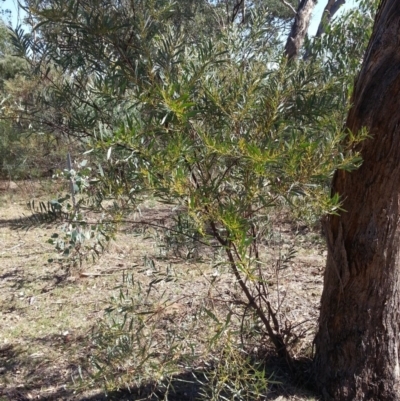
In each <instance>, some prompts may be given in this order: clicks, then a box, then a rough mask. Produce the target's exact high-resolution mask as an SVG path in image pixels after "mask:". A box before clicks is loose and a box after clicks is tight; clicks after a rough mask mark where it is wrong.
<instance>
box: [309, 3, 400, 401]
mask: <svg viewBox="0 0 400 401" xmlns="http://www.w3.org/2000/svg"><path fill="white" fill-rule="evenodd" d="M399 27H400V1H398V0H383V1H382V3H381V5H380V8H379V11H378V14H377V17H376V20H375V27H374V32H373V34H372V38H371V41H370V44H369V46H368V49H367V52H366V56H365V59H364V63H363V66H362V69H361V72H360V74H359V76H358V79H357V82H356V85H355V90H354V94H353V106H352V108H351V110H350V112H349V115H348V119H347V127H348V128H349V129H350V130H351V131H352V132H356V131H358V130H360V129H361V128H362V127H366V128H367V129H368V130H369V134H370V136H371V138H370V139H368V140H366V141H364V142H363V143H362V144H361V145H360V150H361V154H362V157H363V159H364V162H363V165H362V166H361V168H360V169H359V170H357V171H355V172H352V173H346V172H344V171H338V172H337V173H336V175H335V177H334V179H333V184H332V186H333V192H334V193H339V194H340V196H341V198H342V200H343V209H344V210H345V211H343V212H341V213H340V214H339V215H337V216H330V217H329V219H328V220H327V224H326V232H327V243H328V258H327V265H326V272H325V279H324V291H323V294H322V300H321V314H320V320H319V331H318V334H317V336H316V339H315V346H316V355H315V368H316V377H317V383H318V385H319V386H320V389H321V391H322V393H323V394H324V395H325V399H334V400H339V401H341V400H346V401H347V400H348V401H350V400H356V401H361V400H363V401H365V400H374V401H393V400H400V366H399V346H400V223H399V222H400V220H399V219H400V46H399V39H400V28H399Z"/></svg>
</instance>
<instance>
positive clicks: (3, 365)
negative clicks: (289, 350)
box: [0, 335, 317, 401]
mask: <svg viewBox="0 0 400 401" xmlns="http://www.w3.org/2000/svg"><path fill="white" fill-rule="evenodd" d="M33 342H35V343H36V344H32V347H30V351H29V350H26V349H25V350H23V349H21V348H19V346H18V345H17V344H8V345H5V346H3V347H2V348H0V401H6V400H13V401H28V400H33V399H34V400H40V401H53V400H54V401H56V400H65V401H110V400H111V401H138V400H143V401H158V400H163V399H165V397H164V396H165V394H166V389H167V388H168V398H167V399H168V401H195V400H200V399H202V400H207V399H208V398H207V396H204V387H203V386H202V382H205V381H206V378H205V376H204V374H203V373H202V372H201V371H197V372H184V373H182V374H179V375H176V376H174V377H173V378H172V380H171V381H170V382H169V383H165V384H164V385H159V384H158V385H156V384H155V383H151V382H149V383H147V384H145V385H142V386H140V387H136V388H135V387H132V388H130V389H129V391H128V390H123V391H114V392H109V393H107V394H105V392H104V391H102V390H101V389H97V390H96V389H92V390H89V389H87V388H85V385H83V386H82V384H80V382H79V373H78V372H79V366H80V365H81V364H82V365H85V364H86V366H87V360H88V358H87V356H88V355H89V353H90V346H91V345H90V339H89V338H88V337H82V336H79V337H76V338H73V337H67V336H62V335H50V336H46V337H38V338H36V339H33ZM34 345H36V346H37V345H39V346H40V345H47V346H49V345H50V346H52V347H58V348H60V347H61V348H62V349H64V351H65V352H66V353H68V351H69V347H79V348H81V349H82V350H81V353H80V354H81V357H80V358H78V359H76V360H75V361H70V360H68V361H62V360H58V361H50V360H49V359H50V358H49V357H48V356H46V355H40V352H39V353H36V354H30V352H31V350H32V349H34V348H35V347H34ZM264 369H265V372H266V375H267V377H271V379H270V380H271V383H270V385H269V389H268V393H267V394H266V395H265V396H264V397H263V398H262V400H265V401H267V400H269V401H272V400H281V401H283V400H293V401H294V400H303V401H305V400H309V399H312V400H316V399H317V396H316V393H315V391H313V390H314V388H313V381H312V376H313V375H312V366H311V361H310V360H300V361H295V371H296V374H295V375H293V374H291V373H290V371H289V370H288V368H287V366H286V364H285V362H284V361H282V360H281V359H279V358H277V357H275V356H273V355H271V356H268V357H267V358H266V362H265V365H264ZM83 374H84V375H85V372H83ZM73 378H75V383H74V380H73ZM168 384H169V385H168ZM202 394H203V397H202V398H201V396H202ZM228 399H229V398H228Z"/></svg>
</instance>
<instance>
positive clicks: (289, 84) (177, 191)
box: [15, 0, 367, 365]
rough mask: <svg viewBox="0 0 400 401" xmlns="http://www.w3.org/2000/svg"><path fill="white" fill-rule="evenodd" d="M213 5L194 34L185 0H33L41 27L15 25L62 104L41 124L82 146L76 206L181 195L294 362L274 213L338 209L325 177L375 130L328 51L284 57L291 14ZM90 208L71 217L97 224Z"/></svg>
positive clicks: (312, 216) (48, 94) (115, 215)
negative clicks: (352, 118) (361, 126)
mask: <svg viewBox="0 0 400 401" xmlns="http://www.w3.org/2000/svg"><path fill="white" fill-rule="evenodd" d="M195 3H196V2H193V4H192V3H190V4H192V5H193V7H194V5H195ZM199 3H201V2H199ZM188 4H189V3H188ZM188 7H189V6H188ZM207 7H208V8H207ZM207 7H206V8H205V10H207V12H206V11H205V13H204V14H202V15H201V17H202V18H200V19H199V21H203V18H207V23H208V24H209V26H210V27H211V28H210V30H209V32H204V31H203V30H199V32H200V33H199V32H198V34H197V35H191V34H187V32H188V29H189V28H190V24H191V23H192V21H197V19H196V18H194V17H193V18H192V17H190V13H189V11H190V7H189V9H185V6H184V5H182V4H181V2H179V3H177V2H169V1H150V2H149V1H146V2H142V1H139V0H137V1H132V2H125V1H117V2H115V1H112V2H111V1H110V2H108V1H103V2H101V4H100V5H99V2H98V1H93V2H92V1H91V0H89V1H87V2H85V3H82V2H79V1H75V0H69V1H64V0H63V1H61V0H60V1H49V2H34V1H30V2H29V7H28V8H27V11H29V12H30V13H31V14H32V17H33V18H34V19H35V23H36V25H35V30H36V36H35V37H33V36H32V39H31V40H30V41H29V43H27V42H26V41H23V40H19V34H18V32H16V36H15V41H16V45H17V46H18V47H19V49H20V52H21V53H22V54H25V57H26V58H27V59H28V60H29V61H30V63H31V64H32V66H33V67H34V73H36V74H38V76H39V77H41V78H42V79H43V80H45V81H46V86H45V88H43V90H42V92H41V93H40V96H38V97H39V99H38V104H39V105H41V107H47V108H48V109H47V110H57V113H55V115H56V116H57V122H55V121H54V120H53V121H52V120H51V119H48V120H45V119H41V120H40V123H41V124H42V125H41V127H42V128H43V129H45V128H47V129H57V130H59V131H60V132H62V133H63V134H65V135H68V136H71V137H75V138H77V139H79V140H80V141H81V142H82V143H83V144H84V146H85V150H86V154H87V156H82V158H83V157H86V158H87V159H88V160H89V165H90V167H91V170H89V169H88V168H87V166H85V169H86V170H85V171H86V172H85V174H88V177H87V183H88V185H87V186H82V189H84V191H83V192H82V194H81V196H80V201H79V202H80V204H82V205H83V204H84V205H85V206H86V210H89V211H95V210H102V212H103V217H102V221H103V222H104V221H108V222H110V221H115V222H118V221H121V220H123V219H124V216H126V215H127V214H129V213H130V212H131V211H132V210H135V209H136V208H138V207H139V206H140V204H141V202H142V201H143V199H145V198H146V197H149V196H152V197H154V198H155V199H158V200H160V201H163V202H168V203H170V204H173V205H177V206H178V205H179V206H180V207H181V209H180V210H184V212H185V213H186V214H187V216H188V217H189V218H190V219H191V221H193V222H194V224H195V227H196V230H197V231H198V232H199V233H200V234H201V241H202V242H203V243H206V244H207V243H208V244H209V245H210V246H213V247H215V246H216V245H217V246H218V247H220V249H222V250H223V252H224V255H225V264H226V265H227V266H228V267H229V269H230V271H231V272H232V274H233V276H234V277H235V281H236V283H237V284H238V285H239V286H240V288H241V290H242V292H243V295H244V297H245V299H246V305H247V307H249V308H252V309H253V310H254V312H255V313H256V315H257V316H258V318H259V319H260V320H261V321H262V324H263V326H264V330H265V331H266V333H267V334H268V336H269V338H270V339H271V341H272V343H273V345H274V346H275V348H276V351H277V352H278V354H279V355H280V356H282V357H284V358H285V359H286V360H287V362H288V364H289V365H292V360H291V359H292V357H291V355H290V351H289V349H288V346H287V344H288V341H287V340H288V339H287V338H286V337H285V334H284V333H283V331H282V330H281V327H280V324H279V322H280V316H279V313H280V312H279V311H278V308H277V307H275V306H274V305H272V304H271V303H270V302H269V300H268V298H267V297H266V294H267V293H268V291H267V290H266V289H265V285H266V283H265V280H264V277H263V268H262V266H263V257H264V256H263V252H261V250H262V248H263V246H264V236H265V235H266V232H267V231H268V227H269V224H268V222H269V217H270V216H271V215H273V214H274V213H275V212H276V210H278V209H280V208H287V210H289V211H290V212H291V213H292V216H293V219H295V218H298V219H302V220H307V221H308V222H310V221H311V222H315V221H317V220H318V218H319V217H320V216H321V215H324V214H337V213H339V211H340V208H341V204H340V199H339V197H338V196H334V197H331V196H330V191H329V188H328V183H329V181H330V180H331V178H332V176H333V173H334V171H335V170H336V169H341V170H346V171H352V170H354V169H356V168H357V167H358V166H359V165H360V163H361V158H360V157H359V154H358V153H357V152H356V151H354V150H353V149H355V147H356V145H357V144H358V143H359V142H360V141H362V140H363V139H365V138H366V136H367V133H366V132H365V131H364V130H360V131H359V132H358V131H357V132H350V131H348V130H344V129H343V126H344V121H345V116H346V114H347V109H348V97H347V93H346V94H345V95H343V88H344V87H345V86H346V85H347V83H348V80H347V79H348V77H347V76H342V75H340V74H339V75H335V74H331V73H329V71H328V70H327V68H326V65H325V63H324V57H321V58H318V57H315V59H313V60H312V61H310V62H303V61H301V60H300V61H298V62H288V60H287V57H286V56H285V55H284V45H283V43H282V41H281V35H280V33H279V30H277V26H282V25H281V24H282V20H279V18H265V16H266V15H269V14H268V13H269V10H268V9H263V8H262V7H259V8H254V9H250V10H249V13H250V15H251V18H249V19H248V20H245V21H244V22H241V23H240V24H235V23H232V24H229V25H223V26H221V25H220V24H219V21H221V19H220V17H221V12H222V11H223V8H221V7H218V6H215V7H214V8H212V7H213V6H212V4H211V3H210V4H208V6H207ZM210 7H211V11H212V12H209V10H210ZM185 13H188V14H185ZM183 15H189V17H188V19H187V20H185V19H184V18H182V16H183ZM178 16H180V18H178ZM197 17H198V16H197ZM202 23H203V22H202ZM277 24H278V25H277ZM190 32H192V33H193V31H190ZM190 32H189V33H190ZM32 55H34V58H33V57H32ZM32 115H34V113H33V112H32ZM110 200H112V201H113V203H112V205H113V206H112V207H110V202H109V201H110ZM84 210H85V209H83V208H82V209H81V210H80V215H79V218H78V219H75V223H74V224H87V223H88V221H87V218H86V217H85V214H84ZM73 213H74V212H73ZM74 218H75V215H73V214H72V215H71V216H70V219H71V220H73V219H74ZM93 223H95V222H93ZM166 229H167V228H166Z"/></svg>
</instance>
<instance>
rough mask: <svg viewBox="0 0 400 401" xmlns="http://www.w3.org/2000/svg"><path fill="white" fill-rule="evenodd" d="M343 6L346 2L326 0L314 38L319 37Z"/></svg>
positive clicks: (342, 0) (344, 0)
mask: <svg viewBox="0 0 400 401" xmlns="http://www.w3.org/2000/svg"><path fill="white" fill-rule="evenodd" d="M343 4H346V0H328V3H327V4H326V6H325V9H324V12H323V14H322V17H321V22H320V23H319V26H318V30H317V33H316V35H315V36H316V37H319V36H321V35H322V34H323V33H324V32H325V31H326V27H327V26H328V25H329V24H330V22H331V20H332V18H333V17H334V15H335V14H336V13H337V12H338V10H339V9H340V7H341V6H342V5H343Z"/></svg>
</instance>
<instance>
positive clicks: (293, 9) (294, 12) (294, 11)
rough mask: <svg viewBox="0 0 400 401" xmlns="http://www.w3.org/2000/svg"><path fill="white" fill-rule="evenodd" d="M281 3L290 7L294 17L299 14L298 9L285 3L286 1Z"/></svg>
mask: <svg viewBox="0 0 400 401" xmlns="http://www.w3.org/2000/svg"><path fill="white" fill-rule="evenodd" d="M280 1H281V3H282V4H284V5H285V6H286V7H289V8H290V9H291V10H292V12H293V14H294V15H296V14H297V11H296V9H295V8H294V7H293V6H292V5H291V4H290V3H288V2H287V1H285V0H280Z"/></svg>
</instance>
